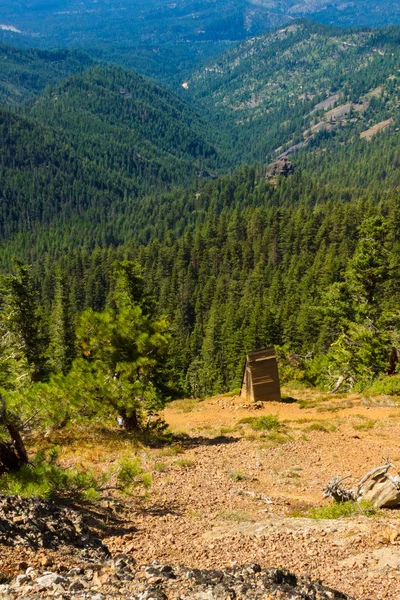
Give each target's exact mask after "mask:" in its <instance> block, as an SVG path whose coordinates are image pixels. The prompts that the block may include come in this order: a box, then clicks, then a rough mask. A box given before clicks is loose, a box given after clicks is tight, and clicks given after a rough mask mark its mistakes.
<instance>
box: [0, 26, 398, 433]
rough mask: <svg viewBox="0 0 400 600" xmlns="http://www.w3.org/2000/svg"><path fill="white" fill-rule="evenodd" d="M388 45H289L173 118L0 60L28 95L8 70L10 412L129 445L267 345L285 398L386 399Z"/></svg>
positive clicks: (391, 207)
mask: <svg viewBox="0 0 400 600" xmlns="http://www.w3.org/2000/svg"><path fill="white" fill-rule="evenodd" d="M398 35H399V33H398V30H397V29H391V30H385V31H382V32H373V33H372V32H369V31H360V30H358V31H356V32H354V31H351V32H348V31H346V32H344V33H343V34H340V31H339V30H337V29H328V28H325V27H322V26H314V25H310V24H307V23H303V22H302V23H296V24H294V25H293V26H291V27H289V28H286V29H284V30H280V31H277V32H274V33H272V34H268V36H266V37H260V38H258V39H256V40H250V41H249V42H246V43H244V44H243V45H240V46H239V47H237V48H236V49H235V50H233V51H232V50H230V51H229V52H228V53H227V54H225V55H224V56H222V57H221V58H220V59H219V62H218V63H215V64H217V65H219V67H218V68H221V69H222V71H224V72H219V71H218V69H217V70H214V71H213V70H211V71H203V72H199V71H196V72H195V73H193V76H192V80H191V81H190V82H189V90H182V94H185V93H186V92H187V91H190V85H191V84H192V83H191V82H197V84H198V86H199V88H198V92H199V93H198V95H197V96H196V93H195V92H193V91H191V92H190V93H189V94H187V97H186V99H185V98H183V99H182V97H179V96H177V95H175V94H173V93H171V92H168V91H166V90H164V89H163V88H162V87H160V86H159V85H157V84H155V83H152V82H150V81H148V80H147V79H145V78H144V77H142V76H141V75H139V74H138V73H136V72H133V71H128V70H126V69H123V68H121V67H118V66H110V65H108V66H107V65H104V64H92V62H91V59H87V57H86V55H80V54H74V53H72V54H69V53H67V54H65V55H63V56H60V55H57V53H55V54H54V55H53V54H52V55H51V56H50V55H49V54H48V53H44V54H43V55H42V54H41V53H40V52H36V51H35V52H34V51H28V52H27V53H26V54H24V53H25V51H22V50H21V51H15V53H14V54H13V53H12V52H11V50H9V49H7V48H3V51H4V52H5V53H6V54H7V53H9V54H10V56H11V57H12V61H14V63H17V62H18V61H19V60H20V61H21V64H28V65H31V67H32V72H33V71H35V70H36V69H37V68H38V69H39V73H40V75H41V77H39V78H38V79H35V78H34V77H33V76H32V77H31V76H27V78H26V81H25V83H24V81H22V79H21V72H22V71H21V70H18V69H16V70H15V71H14V75H13V71H12V69H11V68H10V69H9V70H8V71H7V77H6V79H7V81H8V84H9V83H10V81H11V80H12V78H13V77H14V78H15V86H16V87H15V89H14V91H15V94H14V95H13V93H11V91H10V90H11V88H10V87H7V89H6V92H5V94H6V95H5V96H3V102H4V103H5V104H8V106H3V107H2V108H1V109H0V141H1V146H0V193H1V212H0V232H1V247H0V265H1V268H2V271H3V273H4V275H3V276H2V277H1V281H0V284H1V285H0V298H1V306H2V310H1V311H0V328H1V331H2V337H1V344H2V345H1V348H0V351H1V353H2V354H1V357H2V360H4V365H5V367H4V371H3V374H2V380H1V381H0V385H1V389H2V390H3V391H4V394H5V395H6V397H7V401H8V402H10V403H11V404H10V405H11V406H14V404H15V403H16V404H17V405H18V402H20V401H21V398H23V399H24V401H23V403H22V405H23V406H28V407H29V406H31V407H32V403H35V402H37V398H41V400H42V402H43V406H45V407H47V408H46V410H47V411H48V418H49V420H50V421H52V422H58V423H59V424H62V423H63V422H64V420H65V419H67V418H68V415H70V411H72V410H75V411H76V410H77V407H78V406H79V402H80V399H81V398H82V397H85V398H86V400H85V402H86V404H85V411H87V414H91V411H92V410H96V411H99V410H101V411H105V412H107V411H114V412H117V413H118V414H123V416H124V422H125V424H126V425H127V427H128V426H129V428H131V429H137V428H138V427H141V426H142V425H143V424H144V423H146V422H148V421H146V418H147V416H148V415H152V416H154V414H155V413H156V411H157V410H158V409H159V408H160V407H161V406H162V404H163V402H165V399H166V398H168V397H173V396H174V395H182V394H185V395H190V396H195V397H198V396H206V395H209V394H214V393H220V392H225V391H228V390H234V389H237V387H238V386H239V385H240V379H241V375H242V369H243V360H244V356H245V353H246V351H247V350H250V349H254V348H255V347H261V346H266V345H271V344H273V345H275V346H276V348H277V351H278V354H279V359H280V368H281V377H282V380H283V381H285V382H290V381H291V380H296V385H301V384H302V383H304V384H307V385H317V386H320V387H322V388H324V389H326V390H334V389H339V388H341V389H360V390H364V389H375V390H380V391H384V392H385V393H394V392H398V391H399V389H398V388H399V385H398V384H397V378H395V377H394V378H393V377H387V374H388V373H389V372H390V373H392V374H393V373H394V372H395V371H396V364H397V348H398V346H399V343H400V341H399V335H400V333H399V332H400V323H399V314H398V311H397V308H396V306H397V302H398V299H399V293H400V289H399V275H400V273H399V272H398V269H399V267H398V264H399V252H400V238H399V230H400V229H399V225H400V210H399V192H398V189H399V185H400V176H399V164H400V155H399V144H398V142H399V135H400V134H399V130H398V127H397V124H398V119H399V106H400V101H399V98H400V95H399V87H398V73H397V71H398V69H397V66H396V65H398V59H399V55H398V50H397V49H396V45H397V40H398ZM334 49H335V51H334ZM392 51H393V52H392ZM261 55H262V60H260V56H261ZM273 56H276V59H274V60H272V57H273ZM51 57H53V58H54V57H55V58H54V60H55V63H54V62H52V59H51ZM340 57H341V58H340ZM339 58H340V60H339ZM355 58H357V65H358V68H357V69H351V65H352V64H353V61H354V59H355ZM10 60H11V59H10ZM12 61H11V62H12ZM41 61H42V62H41ZM49 61H50V63H51V68H50V67H49ZM57 61H61V62H60V63H58V62H57ZM85 61H88V63H87V64H86V62H85ZM232 61H233V63H234V65H233V66H232V64H233V63H232ZM40 65H41V66H40ZM227 65H228V66H227ZM290 65H291V66H290ZM289 66H290V69H289V71H288V68H289ZM86 67H87V68H86ZM23 68H24V67H21V69H22V70H23ZM28 72H29V68H28ZM60 73H61V74H68V76H67V77H66V78H62V77H61V78H60V80H58V79H59V77H58V75H59V74H60ZM252 73H253V75H252ZM46 78H47V83H48V84H49V85H48V86H47V87H45V89H42V88H43V85H44V82H45V80H46ZM210 78H211V79H213V78H214V79H213V82H212V83H210ZM263 78H264V79H263ZM6 79H4V81H5V80H6ZM267 80H268V81H269V82H274V85H272V86H271V91H270V92H268V94H267V93H266V88H265V85H264V83H265V81H267ZM254 81H259V82H261V83H262V82H263V81H264V83H262V87H261V88H260V89H259V90H258V91H257V90H255V88H254V86H253V92H254V94H256V95H257V94H259V95H258V96H257V98H258V100H257V102H256V101H255V98H256V96H254V95H253V96H252V95H251V94H252V93H253V92H252V93H250V88H251V86H252V85H253V83H254ZM252 82H253V83H252ZM25 84H26V85H25ZM4 89H5V88H4ZM20 97H24V98H25V102H23V103H21V102H20ZM235 103H236V104H235ZM335 111H339V112H335ZM233 113H234V114H235V116H234V118H232V114H233ZM382 122H383V123H384V126H381V123H382ZM377 125H378V127H376V126H377ZM366 132H367V133H366ZM290 144H292V145H293V144H295V146H296V151H295V152H294V151H293V158H292V159H291V160H292V161H293V169H291V170H290V171H289V173H288V174H287V176H286V177H284V176H279V175H278V176H275V177H269V176H267V169H266V167H267V165H266V158H267V157H269V158H271V159H272V158H276V157H277V156H278V155H279V154H280V153H281V152H282V151H283V150H284V149H285V148H288V147H290ZM257 156H259V157H260V160H259V162H258V164H256V165H254V166H247V165H246V164H244V163H246V161H247V160H250V159H252V160H253V161H254V159H255V158H256V157H257ZM15 258H16V259H17V261H16V262H15ZM29 264H30V265H31V267H28V266H27V265H29ZM26 381H29V385H25V384H21V382H26ZM110 382H111V383H110ZM112 382H114V383H112ZM371 386H372V388H371ZM373 386H375V388H374V387H373ZM376 386H377V387H376ZM396 386H397V387H396ZM55 398H56V399H57V402H55V401H54V399H55ZM126 398H129V402H130V404H129V403H128V404H129V406H128V404H126V402H127V400H126ZM24 403H25V404H24ZM94 406H96V409H94V408H93V407H94ZM99 406H100V407H101V409H99ZM73 407H75V408H73ZM85 414H86V413H85ZM146 415H147V416H146Z"/></svg>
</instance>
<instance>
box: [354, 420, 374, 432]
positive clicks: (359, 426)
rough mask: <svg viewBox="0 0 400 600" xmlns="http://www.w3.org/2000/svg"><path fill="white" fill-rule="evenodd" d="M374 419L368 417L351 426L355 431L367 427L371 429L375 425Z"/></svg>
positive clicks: (363, 429) (364, 429)
mask: <svg viewBox="0 0 400 600" xmlns="http://www.w3.org/2000/svg"><path fill="white" fill-rule="evenodd" d="M375 424H376V421H373V420H372V419H368V420H367V421H363V422H362V423H357V424H355V425H353V428H354V429H355V430H356V431H366V430H368V429H373V428H374V427H375Z"/></svg>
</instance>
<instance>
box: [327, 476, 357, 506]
mask: <svg viewBox="0 0 400 600" xmlns="http://www.w3.org/2000/svg"><path fill="white" fill-rule="evenodd" d="M350 477H351V475H347V476H346V477H341V478H340V477H334V478H333V479H332V480H331V481H329V483H327V484H326V486H325V488H324V491H323V493H322V495H323V497H324V498H332V500H334V501H335V502H348V501H349V500H357V497H358V496H357V492H356V491H355V490H348V489H346V488H345V487H343V486H342V485H340V484H341V483H342V481H345V479H349V478H350Z"/></svg>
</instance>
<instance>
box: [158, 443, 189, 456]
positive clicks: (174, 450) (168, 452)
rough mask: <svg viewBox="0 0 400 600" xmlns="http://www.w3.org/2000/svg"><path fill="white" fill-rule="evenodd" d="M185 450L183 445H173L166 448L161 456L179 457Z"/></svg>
mask: <svg viewBox="0 0 400 600" xmlns="http://www.w3.org/2000/svg"><path fill="white" fill-rule="evenodd" d="M183 452H184V450H183V448H182V445H181V444H172V445H171V446H165V448H163V449H162V450H161V452H160V454H161V456H178V455H179V454H183Z"/></svg>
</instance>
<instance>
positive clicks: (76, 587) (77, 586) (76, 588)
mask: <svg viewBox="0 0 400 600" xmlns="http://www.w3.org/2000/svg"><path fill="white" fill-rule="evenodd" d="M84 589H85V586H84V585H83V583H82V582H81V581H73V582H72V583H71V585H70V586H69V588H68V591H69V592H80V591H81V590H84Z"/></svg>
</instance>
